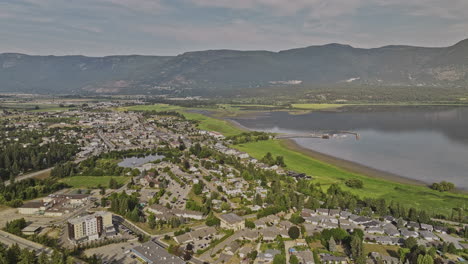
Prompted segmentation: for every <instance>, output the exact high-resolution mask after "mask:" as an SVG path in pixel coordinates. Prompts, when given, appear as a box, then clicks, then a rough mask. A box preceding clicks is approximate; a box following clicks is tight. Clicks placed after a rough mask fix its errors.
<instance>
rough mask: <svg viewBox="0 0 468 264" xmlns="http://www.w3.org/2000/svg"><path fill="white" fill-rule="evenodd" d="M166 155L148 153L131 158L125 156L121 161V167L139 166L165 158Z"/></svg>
mask: <svg viewBox="0 0 468 264" xmlns="http://www.w3.org/2000/svg"><path fill="white" fill-rule="evenodd" d="M163 158H164V156H162V155H148V156H144V157H129V158H124V159H123V160H122V161H121V162H119V164H118V165H119V166H120V167H124V168H135V167H138V166H141V165H143V164H145V163H148V162H151V161H155V160H161V159H163Z"/></svg>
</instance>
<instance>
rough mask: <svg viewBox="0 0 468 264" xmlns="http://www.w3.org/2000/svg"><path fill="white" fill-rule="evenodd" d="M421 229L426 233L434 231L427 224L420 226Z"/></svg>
mask: <svg viewBox="0 0 468 264" xmlns="http://www.w3.org/2000/svg"><path fill="white" fill-rule="evenodd" d="M421 229H422V230H426V231H431V232H432V231H434V227H433V226H432V225H428V224H421Z"/></svg>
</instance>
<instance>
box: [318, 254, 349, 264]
mask: <svg viewBox="0 0 468 264" xmlns="http://www.w3.org/2000/svg"><path fill="white" fill-rule="evenodd" d="M320 257H321V258H322V263H323V264H346V263H348V261H347V259H346V258H345V257H337V256H333V255H329V254H321V255H320Z"/></svg>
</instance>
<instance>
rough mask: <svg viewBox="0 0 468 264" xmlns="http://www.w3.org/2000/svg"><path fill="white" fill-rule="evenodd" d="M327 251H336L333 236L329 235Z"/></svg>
mask: <svg viewBox="0 0 468 264" xmlns="http://www.w3.org/2000/svg"><path fill="white" fill-rule="evenodd" d="M328 251H331V252H335V251H336V241H335V239H334V238H333V237H330V240H329V241H328Z"/></svg>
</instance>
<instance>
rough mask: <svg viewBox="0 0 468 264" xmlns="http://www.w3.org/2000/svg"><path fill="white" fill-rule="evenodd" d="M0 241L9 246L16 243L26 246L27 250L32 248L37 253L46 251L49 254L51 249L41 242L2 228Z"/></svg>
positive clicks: (21, 246) (22, 246)
mask: <svg viewBox="0 0 468 264" xmlns="http://www.w3.org/2000/svg"><path fill="white" fill-rule="evenodd" d="M0 242H1V243H2V244H5V245H8V246H11V245H14V244H17V245H18V246H19V247H20V248H22V249H23V248H26V249H28V250H34V251H36V252H37V253H40V252H43V251H44V252H46V253H47V254H51V253H52V252H53V250H52V249H51V248H49V247H46V246H43V245H41V244H38V243H35V242H32V241H29V240H27V239H24V238H22V237H19V236H15V235H13V234H10V233H8V232H5V231H3V230H0Z"/></svg>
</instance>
